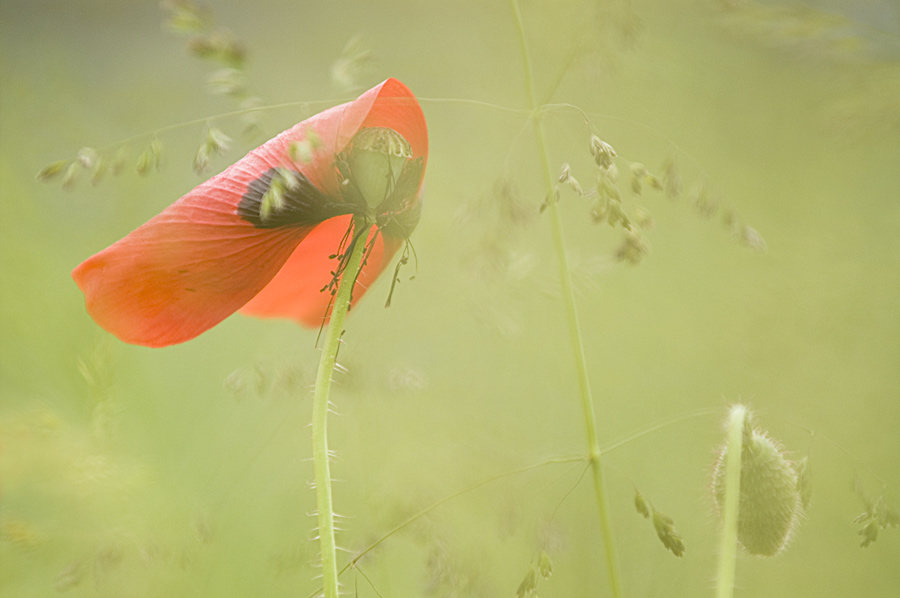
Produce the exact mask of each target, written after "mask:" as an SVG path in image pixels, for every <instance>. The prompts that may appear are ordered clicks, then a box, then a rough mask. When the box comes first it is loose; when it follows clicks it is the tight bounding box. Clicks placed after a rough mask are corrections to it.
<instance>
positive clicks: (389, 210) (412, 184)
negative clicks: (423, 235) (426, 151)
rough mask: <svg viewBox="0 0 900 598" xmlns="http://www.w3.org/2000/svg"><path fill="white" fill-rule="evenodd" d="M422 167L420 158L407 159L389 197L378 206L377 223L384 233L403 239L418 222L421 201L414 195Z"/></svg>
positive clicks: (419, 180)
mask: <svg viewBox="0 0 900 598" xmlns="http://www.w3.org/2000/svg"><path fill="white" fill-rule="evenodd" d="M424 167H425V165H424V160H423V159H422V158H416V159H414V160H407V162H406V164H404V165H403V171H402V172H401V173H400V176H399V177H397V182H396V184H395V185H394V190H393V192H392V193H391V195H390V197H388V198H387V199H386V200H384V202H382V204H381V205H380V206H378V211H379V216H378V224H379V226H380V227H381V228H382V232H384V234H386V235H388V236H391V237H395V238H401V239H403V238H406V237H408V236H409V235H410V234H411V233H412V232H413V230H414V229H415V228H416V225H417V224H419V218H420V217H421V215H422V201H421V200H419V201H416V195H417V193H418V191H419V184H420V182H421V181H422V170H423V169H424Z"/></svg>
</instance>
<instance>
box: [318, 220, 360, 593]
mask: <svg viewBox="0 0 900 598" xmlns="http://www.w3.org/2000/svg"><path fill="white" fill-rule="evenodd" d="M366 226H368V223H367V222H360V221H358V220H357V221H354V223H353V232H354V236H356V235H359V236H358V237H357V238H356V243H355V244H354V245H353V248H352V250H351V254H350V258H349V259H348V260H347V266H346V268H345V269H344V272H343V273H342V274H341V279H340V282H339V286H338V290H337V294H336V296H335V299H334V305H333V308H332V312H331V321H330V322H329V324H328V331H327V333H326V334H325V342H324V344H323V345H322V357H321V358H320V360H319V371H318V373H317V374H316V389H315V393H314V395H313V421H312V441H313V465H314V469H315V478H316V505H317V507H318V524H319V545H320V551H321V558H322V583H323V587H324V590H325V598H338V581H337V580H338V574H337V551H336V548H335V542H334V505H333V503H332V499H331V471H330V469H331V468H330V464H329V462H328V433H327V422H328V397H329V395H330V393H331V376H332V373H333V372H334V364H335V361H337V352H338V347H339V346H340V342H341V335H342V334H343V332H344V318H345V317H346V315H347V309H348V308H349V306H350V298H351V293H352V290H353V283H354V281H355V280H356V275H357V274H358V273H359V269H360V267H361V265H362V264H361V262H362V259H363V256H364V255H365V246H366V234H365V233H363V234H359V231H360V230H361V227H366Z"/></svg>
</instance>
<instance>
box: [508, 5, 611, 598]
mask: <svg viewBox="0 0 900 598" xmlns="http://www.w3.org/2000/svg"><path fill="white" fill-rule="evenodd" d="M509 5H510V10H511V11H512V14H513V18H514V20H515V24H516V30H517V32H518V35H519V47H520V50H521V53H522V62H523V67H524V76H525V88H526V92H527V94H528V102H529V105H530V108H531V118H532V120H533V121H534V131H535V138H536V141H537V146H538V150H539V152H540V158H541V168H542V171H543V176H544V184H545V186H546V188H547V203H548V207H547V211H548V212H549V215H550V223H551V227H552V230H553V243H554V246H555V248H556V256H557V262H558V267H559V274H560V278H561V282H562V291H563V300H564V302H565V307H566V319H567V321H568V327H569V339H570V341H571V344H572V353H573V356H574V358H575V366H576V370H577V374H578V385H579V388H580V391H581V405H582V409H583V412H584V422H585V430H586V433H587V443H588V452H589V455H590V457H589V458H590V463H591V470H592V473H593V480H594V491H595V493H596V495H597V513H598V515H599V518H600V529H601V534H602V537H603V546H604V552H605V554H606V569H607V575H608V578H609V585H610V590H611V594H612V596H613V598H620V597H621V595H622V590H621V582H620V581H619V567H618V563H617V557H616V547H615V541H614V539H613V535H612V526H611V524H610V516H609V502H608V500H607V497H606V486H605V484H604V481H603V464H602V462H601V451H600V441H599V439H598V437H597V427H596V423H595V422H596V417H595V415H594V400H593V397H592V396H591V384H590V379H589V377H588V371H587V360H586V359H585V356H584V343H583V342H582V339H581V327H580V326H579V323H578V308H577V305H576V303H575V289H574V286H573V284H572V273H571V270H570V269H569V260H568V257H567V256H566V244H565V237H564V235H563V228H562V222H561V220H560V217H559V210H558V208H557V205H556V202H555V201H553V200H552V197H553V195H554V193H553V190H554V185H553V175H552V173H551V170H550V158H549V156H548V152H547V140H546V136H545V135H544V126H543V122H542V112H541V109H540V107H539V106H538V105H537V99H536V95H535V89H534V76H533V71H532V68H531V57H530V55H529V52H528V43H527V40H526V38H525V27H524V25H523V23H522V14H521V11H520V10H519V4H518V1H517V0H509Z"/></svg>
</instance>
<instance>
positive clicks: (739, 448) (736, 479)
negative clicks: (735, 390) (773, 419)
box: [716, 405, 747, 598]
mask: <svg viewBox="0 0 900 598" xmlns="http://www.w3.org/2000/svg"><path fill="white" fill-rule="evenodd" d="M746 417H747V407H745V406H744V405H735V406H734V407H732V408H731V413H730V414H729V419H728V439H727V441H726V442H727V444H726V449H725V451H726V453H725V500H724V502H723V503H722V538H721V544H720V545H719V574H718V576H717V577H718V579H717V581H716V598H732V596H733V595H734V568H735V556H736V554H737V532H738V510H739V508H740V498H741V456H742V455H743V451H744V447H743V441H744V420H745V419H746Z"/></svg>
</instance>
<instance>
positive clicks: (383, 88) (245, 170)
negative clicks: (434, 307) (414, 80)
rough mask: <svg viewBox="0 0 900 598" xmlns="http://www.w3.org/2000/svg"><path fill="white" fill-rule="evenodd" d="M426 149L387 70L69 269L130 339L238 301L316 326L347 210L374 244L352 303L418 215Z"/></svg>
mask: <svg viewBox="0 0 900 598" xmlns="http://www.w3.org/2000/svg"><path fill="white" fill-rule="evenodd" d="M298 144H302V145H298ZM298 148H300V149H302V150H303V151H300V152H298V151H297V150H298ZM298 153H300V154H304V155H302V156H298V155H297V154H298ZM292 156H293V158H292ZM295 158H296V159H295ZM427 158H428V134H427V131H426V128H425V117H424V116H423V114H422V109H421V108H420V107H419V104H418V102H417V101H416V99H415V97H414V96H413V95H412V92H410V91H409V89H408V88H407V87H406V86H405V85H403V84H402V83H401V82H399V81H397V80H396V79H388V80H387V81H385V82H383V83H381V84H380V85H378V86H376V87H373V88H372V89H370V90H369V91H367V92H365V93H364V94H362V95H361V96H360V97H359V98H357V99H356V100H354V101H352V102H348V103H346V104H342V105H340V106H335V107H334V108H331V109H329V110H326V111H324V112H321V113H319V114H317V115H315V116H313V117H311V118H308V119H307V120H305V121H303V122H301V123H300V124H298V125H295V126H294V127H293V128H291V129H289V130H287V131H285V132H284V133H282V134H280V135H278V136H277V137H275V138H274V139H271V140H270V141H268V142H266V143H265V144H263V145H261V146H260V147H258V148H256V149H255V150H253V151H251V152H250V153H249V154H247V155H246V156H245V157H244V158H242V159H241V160H239V161H238V162H236V163H235V164H233V165H232V166H230V167H229V168H228V169H226V170H225V171H224V172H222V173H221V174H219V175H217V176H215V177H213V178H211V179H209V180H208V181H206V182H205V183H203V184H201V185H199V186H198V187H196V188H195V189H194V190H193V191H191V192H190V193H188V194H187V195H185V196H184V197H182V198H181V199H179V200H178V201H176V202H175V203H174V204H172V205H171V206H169V207H168V208H166V209H165V210H163V212H162V213H161V214H159V215H158V216H156V217H154V218H152V219H151V220H149V221H148V222H147V223H145V224H144V225H142V226H141V227H139V228H138V229H136V230H135V231H133V232H132V233H131V234H129V235H128V236H127V237H125V238H124V239H122V240H120V241H118V242H116V243H114V244H113V245H111V246H110V247H107V248H106V249H104V250H103V251H101V252H100V253H98V254H96V255H94V256H92V257H90V258H88V259H87V260H86V261H85V262H83V263H82V264H81V265H79V266H78V267H77V268H75V270H73V271H72V277H73V278H74V279H75V282H76V283H77V284H78V287H79V288H80V289H81V290H82V292H83V293H84V296H85V304H86V306H87V311H88V313H89V314H90V315H91V317H93V318H94V320H95V321H96V322H97V323H98V324H99V325H100V326H102V327H103V328H105V329H106V330H108V331H109V332H111V333H113V334H114V335H116V336H117V337H119V338H120V339H121V340H123V341H125V342H128V343H134V344H138V345H146V346H149V347H163V346H166V345H171V344H175V343H181V342H184V341H187V340H189V339H192V338H194V337H195V336H197V335H198V334H200V333H202V332H204V331H205V330H208V329H209V328H211V327H213V326H215V325H216V324H218V323H219V322H221V321H222V320H224V319H225V318H226V317H228V316H229V315H231V314H232V313H234V312H235V311H237V310H241V312H242V313H246V314H250V315H254V316H260V317H286V318H292V319H294V320H297V321H298V322H300V323H302V324H304V325H308V326H318V325H320V324H321V323H322V322H323V321H325V320H326V319H327V317H328V310H329V305H330V301H331V295H330V293H328V292H327V291H326V292H323V291H322V289H323V288H325V287H326V286H328V285H329V283H330V282H331V281H332V280H333V278H334V274H333V272H335V271H337V270H338V265H339V261H338V258H337V257H336V254H338V253H341V251H342V249H341V248H342V247H345V246H346V243H347V234H348V232H349V231H350V228H349V227H350V223H351V220H353V219H354V218H356V219H357V221H359V219H360V217H364V218H366V222H367V223H368V224H367V225H366V227H367V228H368V231H367V234H362V233H361V232H357V233H355V234H357V235H359V234H362V237H361V238H365V239H366V242H368V243H369V244H370V248H369V250H368V251H369V253H368V258H367V260H366V262H365V264H364V266H363V268H362V270H361V272H360V274H359V277H358V278H357V282H356V287H355V288H354V293H353V296H354V300H357V299H359V298H360V297H361V296H362V295H363V293H364V292H365V290H366V288H367V286H368V285H369V284H370V283H371V282H372V281H374V280H375V278H377V277H378V275H379V274H380V273H381V272H382V271H383V270H384V269H385V267H386V266H387V265H388V263H389V262H390V260H391V258H392V257H393V255H394V254H395V253H396V252H397V250H398V249H399V247H400V246H401V245H402V244H403V242H404V241H405V239H406V237H407V236H408V235H409V233H410V232H412V230H413V228H415V226H416V224H417V222H418V220H419V214H420V212H421V206H422V201H421V197H422V186H423V185H422V181H423V176H424V173H425V163H426V160H427Z"/></svg>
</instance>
